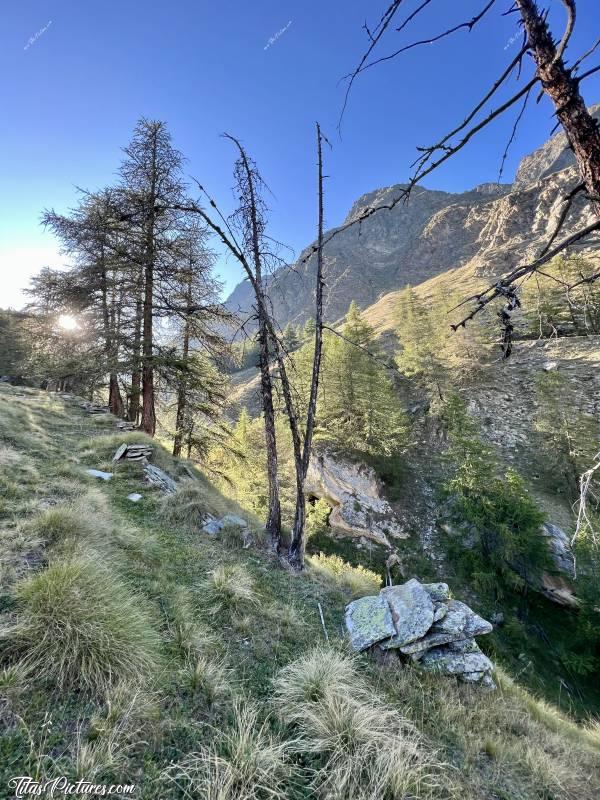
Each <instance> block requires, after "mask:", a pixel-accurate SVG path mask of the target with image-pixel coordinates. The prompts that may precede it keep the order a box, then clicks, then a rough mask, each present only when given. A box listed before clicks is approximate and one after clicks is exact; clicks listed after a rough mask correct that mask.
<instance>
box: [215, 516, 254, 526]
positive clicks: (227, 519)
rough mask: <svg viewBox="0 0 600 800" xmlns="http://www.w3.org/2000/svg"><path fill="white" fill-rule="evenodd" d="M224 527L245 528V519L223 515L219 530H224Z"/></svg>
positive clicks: (246, 524)
mask: <svg viewBox="0 0 600 800" xmlns="http://www.w3.org/2000/svg"><path fill="white" fill-rule="evenodd" d="M225 526H232V527H237V528H247V527H248V523H247V522H246V520H245V519H243V518H242V517H238V516H236V515H235V514H225V516H224V517H222V519H221V528H224V527H225Z"/></svg>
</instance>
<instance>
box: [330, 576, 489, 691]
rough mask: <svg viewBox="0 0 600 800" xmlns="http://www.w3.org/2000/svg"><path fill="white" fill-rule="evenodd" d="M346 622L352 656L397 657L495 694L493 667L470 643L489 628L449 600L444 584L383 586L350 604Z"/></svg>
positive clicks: (480, 619)
mask: <svg viewBox="0 0 600 800" xmlns="http://www.w3.org/2000/svg"><path fill="white" fill-rule="evenodd" d="M442 608H443V609H444V611H443V612H442V613H440V611H441V609H442ZM345 621H346V629H347V631H348V633H349V635H350V642H351V644H352V647H353V648H354V649H355V650H358V651H361V650H366V649H367V648H369V647H375V650H376V651H378V652H379V653H381V651H387V652H388V653H389V652H396V653H398V654H399V655H402V656H406V657H409V658H411V659H412V660H413V661H415V662H416V663H417V664H418V665H419V666H420V667H421V668H422V669H424V670H426V671H428V672H440V673H442V674H445V675H456V676H458V677H459V678H460V679H461V680H463V681H465V682H467V683H479V684H481V685H482V686H485V687H488V688H494V682H493V680H492V677H491V673H492V670H493V668H494V667H493V664H492V662H491V661H490V660H489V658H488V657H487V656H485V655H484V654H483V653H482V652H481V650H480V649H479V647H478V646H477V644H476V642H475V636H481V635H482V634H485V633H490V632H491V630H492V625H491V623H489V622H488V621H487V620H485V619H483V617H480V616H479V614H476V613H475V612H474V611H472V610H471V609H470V608H469V606H467V605H465V603H461V602H460V600H451V599H449V590H448V586H447V584H445V583H433V584H421V583H419V581H417V580H415V579H414V578H413V579H411V580H410V581H407V582H406V583H404V584H401V585H400V586H387V587H386V588H385V589H382V590H381V592H380V593H379V595H378V596H369V597H363V598H361V599H360V600H355V601H354V602H352V603H350V604H349V605H348V606H347V608H346V618H345ZM375 655H377V653H375Z"/></svg>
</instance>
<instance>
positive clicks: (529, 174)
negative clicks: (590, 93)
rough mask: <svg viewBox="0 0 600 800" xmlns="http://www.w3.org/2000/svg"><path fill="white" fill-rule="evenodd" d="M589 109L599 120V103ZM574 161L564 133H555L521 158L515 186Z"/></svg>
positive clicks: (531, 180)
mask: <svg viewBox="0 0 600 800" xmlns="http://www.w3.org/2000/svg"><path fill="white" fill-rule="evenodd" d="M590 111H591V112H592V113H593V115H594V116H595V117H596V119H598V120H600V105H595V106H592V107H591V109H590ZM574 163H575V158H574V156H573V151H572V150H571V149H570V148H569V143H568V141H567V137H566V135H565V134H564V133H562V132H561V133H557V134H556V135H555V136H553V137H552V138H551V139H548V141H547V142H546V143H545V144H543V145H542V146H541V147H538V149H537V150H534V151H533V153H531V154H530V155H528V156H525V158H523V159H522V161H521V163H520V164H519V168H518V170H517V174H516V177H515V187H518V188H519V187H521V186H525V185H527V184H529V183H531V182H533V181H539V180H541V179H542V178H546V177H548V175H551V174H552V173H553V172H559V171H560V170H562V169H565V168H566V167H571V166H573V164H574Z"/></svg>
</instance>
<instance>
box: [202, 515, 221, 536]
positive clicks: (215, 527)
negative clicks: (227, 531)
mask: <svg viewBox="0 0 600 800" xmlns="http://www.w3.org/2000/svg"><path fill="white" fill-rule="evenodd" d="M222 527H223V526H222V525H221V521H220V520H218V519H209V520H208V522H205V523H204V525H203V526H202V530H203V531H204V533H208V535H209V536H217V535H218V534H219V533H220V531H221V528H222Z"/></svg>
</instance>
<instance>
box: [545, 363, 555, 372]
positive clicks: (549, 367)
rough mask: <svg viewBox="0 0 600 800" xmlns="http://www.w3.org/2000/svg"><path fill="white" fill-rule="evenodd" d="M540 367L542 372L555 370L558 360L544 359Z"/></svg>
mask: <svg viewBox="0 0 600 800" xmlns="http://www.w3.org/2000/svg"><path fill="white" fill-rule="evenodd" d="M542 369H543V370H544V372H555V371H556V370H557V369H558V361H546V363H545V364H544V366H543V367H542Z"/></svg>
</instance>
